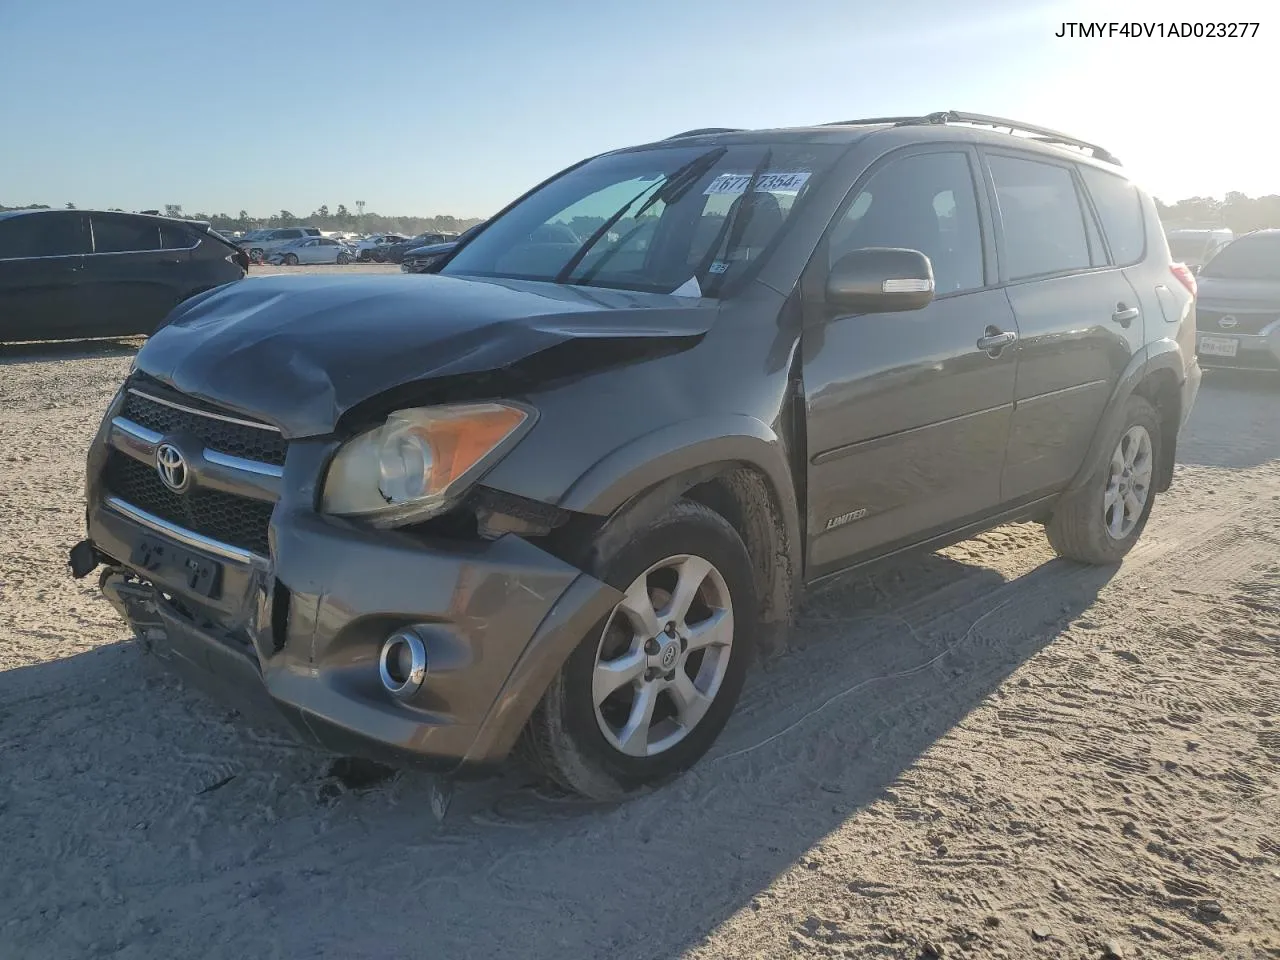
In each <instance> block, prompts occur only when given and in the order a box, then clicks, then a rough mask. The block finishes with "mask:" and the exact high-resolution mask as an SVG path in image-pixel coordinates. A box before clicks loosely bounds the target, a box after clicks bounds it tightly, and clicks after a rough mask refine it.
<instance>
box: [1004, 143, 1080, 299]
mask: <svg viewBox="0 0 1280 960" xmlns="http://www.w3.org/2000/svg"><path fill="white" fill-rule="evenodd" d="M987 166H988V168H989V169H990V170H991V179H992V182H993V183H994V185H995V188H996V200H997V202H998V205H999V214H1000V222H1001V225H1002V226H1003V228H1004V249H1003V250H1002V251H1001V256H1002V258H1003V262H1004V268H1005V273H1006V275H1007V276H1008V278H1009V279H1010V280H1025V279H1027V278H1030V277H1043V276H1048V275H1050V274H1055V273H1069V272H1071V271H1073V270H1087V269H1088V268H1089V267H1090V266H1091V265H1092V261H1091V259H1090V256H1089V241H1088V239H1087V238H1086V234H1085V216H1084V209H1083V207H1082V206H1081V204H1080V195H1079V194H1078V193H1077V192H1076V184H1075V179H1074V178H1073V177H1072V176H1071V171H1070V170H1069V169H1068V168H1067V167H1065V166H1061V165H1059V164H1056V163H1042V162H1040V161H1038V160H1029V159H1023V158H1020V157H1009V156H1004V155H1001V154H993V155H988V157H987Z"/></svg>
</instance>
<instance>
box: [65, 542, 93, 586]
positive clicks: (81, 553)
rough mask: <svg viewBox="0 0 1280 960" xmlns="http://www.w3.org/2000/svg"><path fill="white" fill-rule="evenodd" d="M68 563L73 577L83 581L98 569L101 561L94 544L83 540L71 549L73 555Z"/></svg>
mask: <svg viewBox="0 0 1280 960" xmlns="http://www.w3.org/2000/svg"><path fill="white" fill-rule="evenodd" d="M67 563H68V565H69V566H70V567H71V576H73V577H75V578H76V579H77V580H83V579H84V578H85V577H87V576H88V575H89V574H91V573H93V571H94V570H95V569H97V566H98V564H99V563H101V559H100V558H99V556H98V551H97V550H95V549H94V546H93V544H92V543H90V542H89V541H88V540H81V541H80V542H79V543H77V544H76V545H75V546H74V547H72V548H71V555H70V556H69V557H68V558H67Z"/></svg>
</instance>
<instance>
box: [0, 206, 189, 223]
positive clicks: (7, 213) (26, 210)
mask: <svg viewBox="0 0 1280 960" xmlns="http://www.w3.org/2000/svg"><path fill="white" fill-rule="evenodd" d="M33 213H112V214H120V215H122V216H126V217H146V218H147V219H148V220H156V221H159V222H162V223H182V224H186V225H187V226H192V225H196V226H208V223H207V221H204V220H186V219H184V218H182V217H166V216H163V215H161V214H157V213H133V212H131V211H129V210H81V209H79V208H76V209H74V210H64V209H61V208H56V207H47V208H46V207H23V208H22V209H21V210H0V220H10V219H12V218H14V217H23V216H27V215H29V214H33Z"/></svg>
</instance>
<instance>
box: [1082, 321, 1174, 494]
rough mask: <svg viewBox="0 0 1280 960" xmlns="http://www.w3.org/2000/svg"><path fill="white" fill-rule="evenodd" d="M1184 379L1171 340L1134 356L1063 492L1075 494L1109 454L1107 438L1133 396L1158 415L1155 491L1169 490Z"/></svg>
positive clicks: (1148, 346)
mask: <svg viewBox="0 0 1280 960" xmlns="http://www.w3.org/2000/svg"><path fill="white" fill-rule="evenodd" d="M1185 380H1186V368H1185V366H1184V365H1183V356H1182V351H1181V350H1180V349H1179V347H1178V345H1177V343H1175V342H1174V341H1172V340H1161V341H1157V342H1156V343H1152V344H1148V345H1147V346H1145V347H1143V348H1142V350H1141V351H1139V352H1138V353H1136V354H1134V356H1133V358H1132V359H1131V360H1130V361H1129V365H1128V366H1127V367H1126V368H1125V370H1124V373H1122V374H1121V376H1120V379H1119V380H1118V381H1117V383H1116V386H1115V389H1114V390H1113V391H1112V393H1111V399H1110V401H1109V402H1108V403H1107V408H1106V410H1105V411H1104V412H1103V415H1102V417H1101V418H1100V419H1099V421H1098V426H1097V427H1096V428H1095V430H1094V434H1093V440H1092V441H1091V442H1090V444H1089V450H1088V452H1087V453H1086V454H1085V458H1084V460H1083V462H1082V463H1081V464H1080V469H1079V470H1078V471H1077V473H1076V475H1075V477H1074V478H1073V479H1072V481H1071V483H1070V484H1069V485H1068V487H1067V489H1066V491H1065V492H1066V493H1074V492H1076V491H1077V490H1079V489H1080V488H1082V487H1083V486H1084V485H1085V484H1086V483H1087V482H1088V480H1089V478H1090V477H1091V476H1093V474H1094V472H1095V471H1096V470H1097V469H1098V467H1099V466H1100V465H1101V463H1102V461H1103V460H1104V459H1106V458H1107V457H1109V456H1110V455H1111V451H1110V450H1108V449H1106V441H1107V437H1109V436H1110V435H1111V433H1112V431H1113V430H1114V429H1115V427H1116V426H1117V425H1118V422H1119V420H1120V418H1121V417H1123V416H1124V405H1125V402H1126V401H1127V400H1128V399H1129V397H1131V396H1135V395H1136V396H1140V397H1143V398H1145V399H1146V400H1148V401H1150V402H1151V404H1152V405H1153V406H1155V408H1156V411H1157V412H1158V413H1159V415H1160V425H1161V431H1160V433H1161V435H1160V462H1159V463H1158V464H1157V465H1156V478H1155V489H1156V490H1157V492H1163V491H1165V490H1168V489H1169V487H1170V485H1171V484H1172V482H1173V465H1174V460H1175V458H1176V456H1177V441H1178V429H1179V427H1180V426H1181V424H1182V385H1183V382H1184V381H1185Z"/></svg>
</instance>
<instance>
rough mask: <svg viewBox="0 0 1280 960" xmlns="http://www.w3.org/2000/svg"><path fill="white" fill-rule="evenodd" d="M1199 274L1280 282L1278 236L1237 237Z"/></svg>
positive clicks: (1279, 239)
mask: <svg viewBox="0 0 1280 960" xmlns="http://www.w3.org/2000/svg"><path fill="white" fill-rule="evenodd" d="M1200 275H1201V276H1204V277H1220V278H1222V279H1227V280H1280V235H1277V236H1264V237H1241V238H1240V239H1239V240H1236V241H1234V242H1232V243H1229V244H1228V245H1227V246H1226V247H1224V248H1223V250H1222V252H1221V253H1220V254H1218V255H1217V256H1216V257H1214V258H1213V259H1212V260H1210V261H1209V262H1208V263H1207V264H1205V267H1204V269H1203V270H1201V271H1200Z"/></svg>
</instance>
